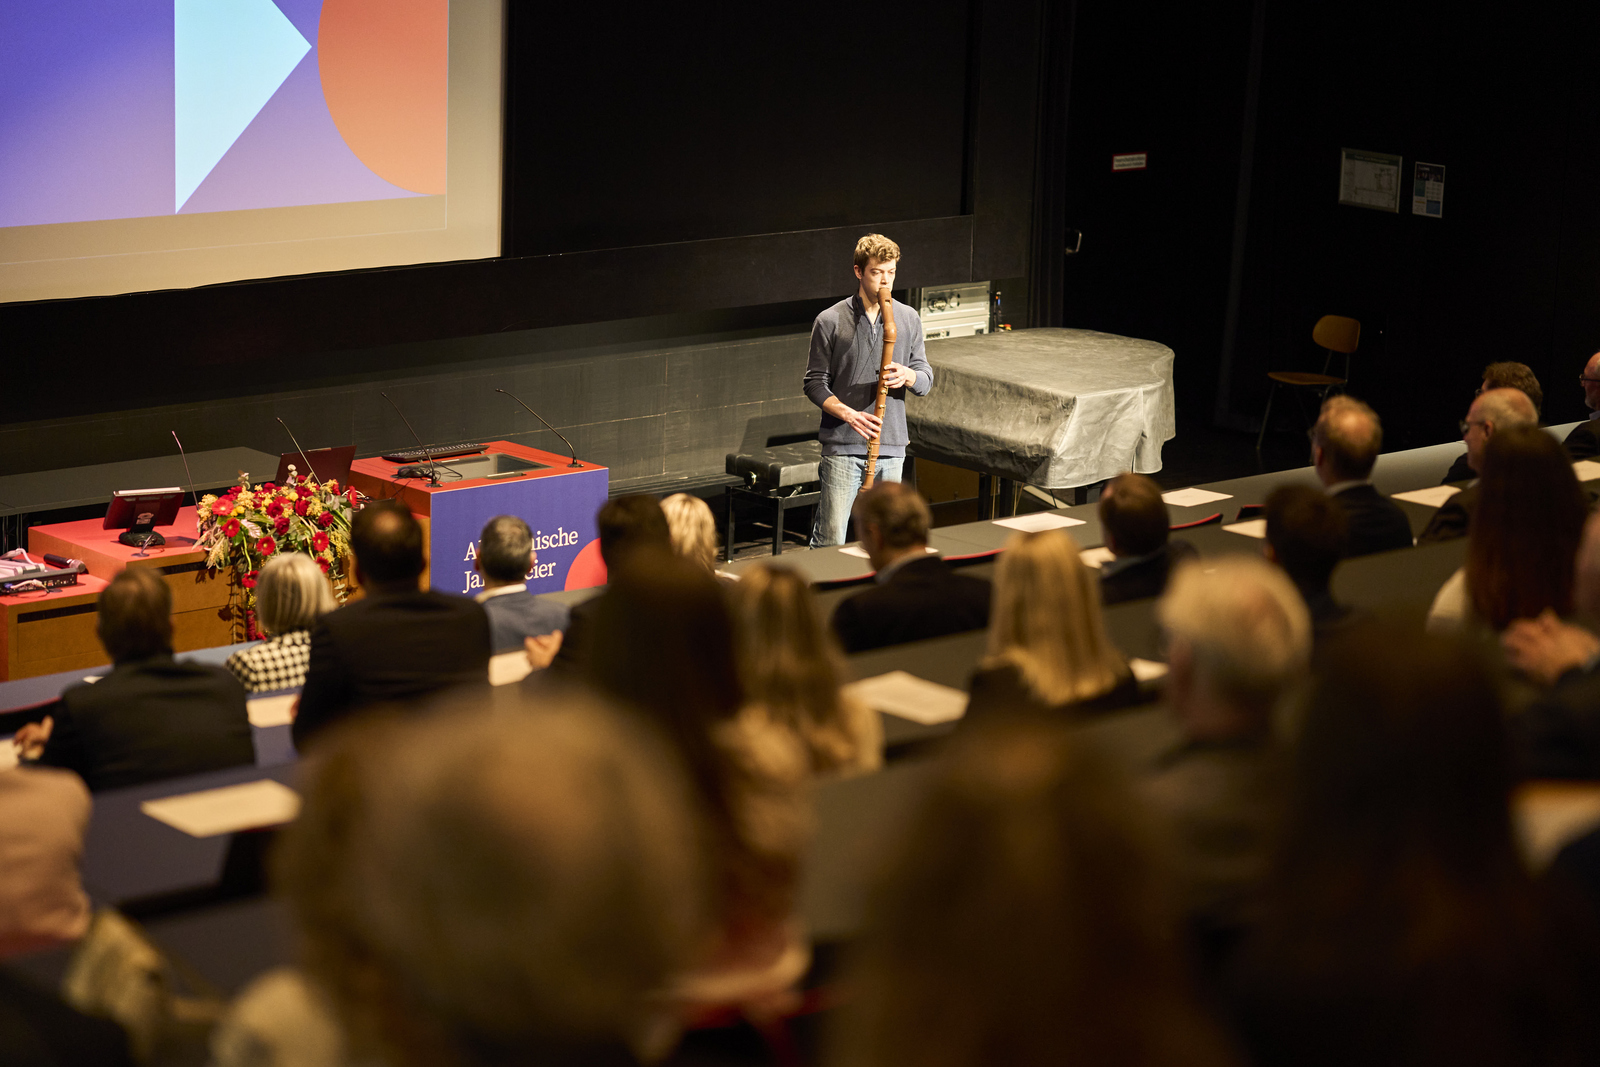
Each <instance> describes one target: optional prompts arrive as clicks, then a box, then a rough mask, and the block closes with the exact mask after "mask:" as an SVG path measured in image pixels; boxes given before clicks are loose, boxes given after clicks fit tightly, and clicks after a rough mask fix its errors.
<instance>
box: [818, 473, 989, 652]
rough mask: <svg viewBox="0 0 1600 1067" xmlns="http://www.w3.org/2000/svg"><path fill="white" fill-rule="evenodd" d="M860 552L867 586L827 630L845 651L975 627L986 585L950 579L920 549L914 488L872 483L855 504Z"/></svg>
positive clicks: (922, 517) (922, 534)
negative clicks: (869, 572)
mask: <svg viewBox="0 0 1600 1067" xmlns="http://www.w3.org/2000/svg"><path fill="white" fill-rule="evenodd" d="M855 520H856V530H857V531H858V532H859V534H860V536H861V547H862V548H864V549H865V550H866V552H867V558H868V559H869V560H870V561H871V562H872V566H873V569H874V570H876V571H877V574H876V575H875V576H874V579H873V580H874V582H875V583H876V584H875V585H874V586H873V587H871V588H869V589H866V590H864V591H862V592H860V593H857V594H856V595H855V596H852V597H850V598H849V599H847V600H843V601H841V602H840V603H839V606H838V607H836V608H835V609H834V611H833V632H834V633H835V634H837V635H838V637H839V643H840V644H841V645H843V646H844V650H845V651H846V652H865V651H866V650H867V649H869V648H882V647H883V646H885V645H898V644H903V643H905V642H907V641H920V640H923V639H924V638H928V637H941V636H943V635H945V634H954V633H961V632H962V631H964V630H981V629H982V628H983V627H985V626H987V625H988V624H989V583H988V582H986V581H984V580H983V579H981V578H973V577H970V576H968V575H965V574H957V573H956V572H955V570H954V569H953V568H952V567H951V566H950V564H948V563H946V562H945V561H944V560H942V559H940V558H939V557H938V556H937V555H934V554H932V553H930V552H929V550H928V529H929V527H931V526H932V525H933V514H932V512H930V511H929V510H928V505H927V502H926V501H924V500H923V499H922V497H921V496H920V495H918V493H917V491H916V489H915V488H913V487H912V486H910V485H907V484H905V483H904V482H885V481H879V482H876V483H874V484H873V486H872V488H871V489H869V490H868V491H867V492H865V493H863V494H861V496H860V498H859V499H858V500H857V501H856V505H855Z"/></svg>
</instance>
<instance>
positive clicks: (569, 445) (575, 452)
mask: <svg viewBox="0 0 1600 1067" xmlns="http://www.w3.org/2000/svg"><path fill="white" fill-rule="evenodd" d="M495 392H497V393H506V391H505V390H504V389H496V390H495ZM506 396H509V397H510V398H511V399H512V400H515V401H516V402H517V403H519V404H522V406H523V407H524V408H527V411H528V414H529V415H532V416H533V417H534V418H536V419H538V420H539V421H540V422H544V416H543V415H541V414H539V413H538V412H537V411H535V410H533V409H532V408H530V407H528V405H527V404H526V403H524V402H523V399H522V398H521V397H519V396H517V395H516V394H515V393H506ZM544 425H545V428H546V429H547V430H549V431H550V432H551V433H553V434H555V435H556V436H557V437H559V438H561V442H562V443H563V444H565V445H566V446H567V452H568V453H569V454H570V455H571V456H572V462H571V463H568V464H567V466H569V467H581V466H583V464H582V463H579V462H578V450H577V449H576V448H573V447H572V442H571V441H568V440H567V435H566V434H564V433H562V432H561V431H560V430H558V429H556V428H555V427H554V426H551V425H550V424H549V423H548V422H544Z"/></svg>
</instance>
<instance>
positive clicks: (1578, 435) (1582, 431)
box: [1562, 352, 1600, 460]
mask: <svg viewBox="0 0 1600 1067" xmlns="http://www.w3.org/2000/svg"><path fill="white" fill-rule="evenodd" d="M1578 382H1579V384H1581V385H1582V386H1583V403H1584V406H1585V407H1587V408H1588V409H1589V418H1588V419H1587V420H1585V421H1583V422H1580V423H1578V425H1576V426H1574V427H1573V428H1572V432H1571V433H1569V434H1567V439H1566V440H1565V441H1564V442H1562V443H1563V444H1564V445H1565V446H1566V449H1567V455H1569V456H1571V457H1572V458H1573V459H1574V460H1580V459H1594V458H1595V457H1596V456H1600V352H1596V353H1595V354H1594V355H1592V356H1590V357H1589V362H1587V363H1585V364H1584V365H1583V374H1582V375H1581V376H1579V378H1578Z"/></svg>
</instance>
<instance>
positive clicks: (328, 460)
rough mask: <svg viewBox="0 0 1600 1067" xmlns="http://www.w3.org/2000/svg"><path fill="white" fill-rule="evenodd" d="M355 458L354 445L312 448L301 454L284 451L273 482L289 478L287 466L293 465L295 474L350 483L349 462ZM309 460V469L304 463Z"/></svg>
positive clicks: (319, 479) (281, 483)
mask: <svg viewBox="0 0 1600 1067" xmlns="http://www.w3.org/2000/svg"><path fill="white" fill-rule="evenodd" d="M355 460H356V446H355V445H340V446H339V447H338V448H313V449H310V450H309V451H307V452H306V453H305V454H304V455H303V456H302V455H301V454H300V453H299V452H285V453H283V454H282V455H281V456H279V457H278V475H277V477H275V478H273V479H272V480H273V483H274V484H276V485H283V484H284V483H285V482H286V481H288V480H289V466H290V465H291V464H293V465H294V470H295V473H296V474H304V475H307V476H310V477H315V478H316V480H317V481H319V482H326V481H330V480H331V481H336V482H338V483H339V484H340V485H349V484H350V464H352V463H354V462H355ZM308 461H309V462H310V464H311V470H309V471H308V470H306V463H307V462H308Z"/></svg>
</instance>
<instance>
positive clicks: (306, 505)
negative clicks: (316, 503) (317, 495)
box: [294, 500, 311, 518]
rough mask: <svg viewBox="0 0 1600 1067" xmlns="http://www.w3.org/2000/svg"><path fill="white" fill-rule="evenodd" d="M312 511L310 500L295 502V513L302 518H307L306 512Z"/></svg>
mask: <svg viewBox="0 0 1600 1067" xmlns="http://www.w3.org/2000/svg"><path fill="white" fill-rule="evenodd" d="M310 509H311V501H309V500H297V501H295V505H294V513H295V514H296V515H299V516H300V517H301V518H305V514H306V512H307V511H309V510H310Z"/></svg>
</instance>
